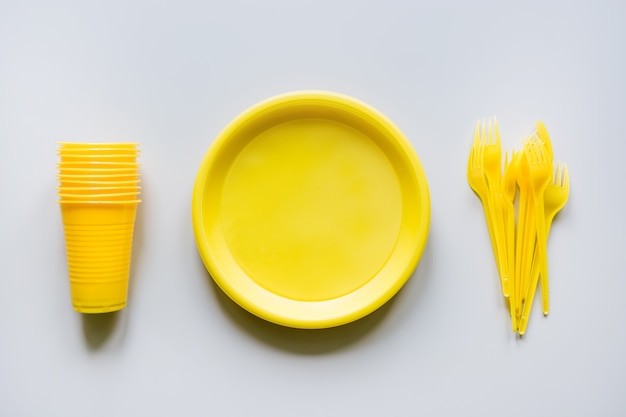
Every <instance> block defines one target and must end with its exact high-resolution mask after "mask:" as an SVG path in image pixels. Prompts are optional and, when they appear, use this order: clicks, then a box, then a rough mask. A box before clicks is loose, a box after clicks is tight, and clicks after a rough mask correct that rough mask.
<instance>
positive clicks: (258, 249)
mask: <svg viewBox="0 0 626 417" xmlns="http://www.w3.org/2000/svg"><path fill="white" fill-rule="evenodd" d="M192 207H193V209H192V212H193V213H192V214H193V226H194V232H195V237H196V242H197V245H198V249H199V252H200V255H201V257H202V259H203V261H204V264H205V266H206V267H207V269H208V271H209V273H210V274H211V276H212V277H213V279H214V280H215V282H216V283H217V284H218V285H219V287H220V288H221V289H222V290H223V291H224V292H225V293H226V294H227V295H228V296H229V297H230V298H231V299H233V300H234V301H235V302H236V303H237V304H239V305H240V306H242V307H243V308H245V309H246V310H248V311H250V312H251V313H253V314H255V315H257V316H259V317H262V318H264V319H266V320H269V321H271V322H274V323H277V324H281V325H284V326H290V327H296V328H309V329H311V328H325V327H333V326H338V325H342V324H345V323H349V322H351V321H353V320H357V319H359V318H361V317H363V316H365V315H367V314H369V313H371V312H372V311H374V310H376V309H377V308H378V307H380V306H381V305H383V304H384V303H385V302H387V301H388V300H389V299H390V298H391V297H393V295H394V294H396V292H398V291H399V290H400V288H401V287H402V286H403V285H404V283H405V282H406V281H407V279H408V278H409V277H410V276H411V274H412V272H413V270H414V269H415V267H416V265H417V262H418V260H419V258H420V256H421V254H422V251H423V249H424V246H425V245H426V240H427V238H428V228H429V224H430V197H429V193H428V185H427V182H426V176H425V174H424V170H423V168H422V166H421V164H420V162H419V159H418V158H417V155H416V154H415V152H414V150H413V148H412V147H411V145H410V143H409V142H408V141H407V140H406V138H405V137H404V136H403V134H402V133H401V132H400V130H398V128H396V127H395V126H394V125H393V123H391V121H389V120H388V119H387V118H386V117H385V116H383V115H382V114H380V113H379V112H378V111H376V110H374V109H373V108H371V107H369V106H367V105H366V104H364V103H362V102H359V101H357V100H355V99H352V98H350V97H346V96H344V95H340V94H336V93H329V92H322V91H301V92H294V93H288V94H284V95H280V96H277V97H274V98H271V99H269V100H267V101H264V102H262V103H260V104H257V105H256V106H254V107H252V108H250V109H248V110H247V111H245V112H244V113H242V114H241V115H239V116H238V117H237V118H236V119H235V120H233V121H232V122H231V123H230V124H229V125H228V126H227V127H226V128H225V129H224V130H223V131H222V132H221V133H220V135H219V136H218V137H217V139H216V140H215V142H214V143H213V144H212V146H211V147H210V149H209V150H208V152H207V154H206V155H205V157H204V160H203V161H202V165H201V166H200V170H199V172H198V175H197V178H196V183H195V187H194V191H193V202H192Z"/></svg>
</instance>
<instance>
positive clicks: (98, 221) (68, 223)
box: [61, 201, 137, 313]
mask: <svg viewBox="0 0 626 417" xmlns="http://www.w3.org/2000/svg"><path fill="white" fill-rule="evenodd" d="M136 212H137V202H132V203H125V202H117V203H110V204H92V203H73V202H66V201H62V202H61V215H62V218H63V228H64V231H65V245H66V251H67V262H68V270H69V281H70V291H71V296H72V305H73V307H74V309H75V310H76V311H78V312H80V313H107V312H112V311H118V310H121V309H123V308H124V307H125V306H126V301H127V295H128V281H129V273H130V262H131V253H132V242H133V231H134V225H135V216H136Z"/></svg>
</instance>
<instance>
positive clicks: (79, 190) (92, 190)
mask: <svg viewBox="0 0 626 417" xmlns="http://www.w3.org/2000/svg"><path fill="white" fill-rule="evenodd" d="M140 190H141V187H140V186H139V185H121V186H119V187H115V186H108V187H70V186H67V185H61V186H59V187H57V191H58V192H59V193H69V194H82V195H90V194H93V195H102V194H116V193H132V192H134V193H138V192H139V191H140Z"/></svg>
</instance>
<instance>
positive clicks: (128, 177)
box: [57, 172, 139, 182]
mask: <svg viewBox="0 0 626 417" xmlns="http://www.w3.org/2000/svg"><path fill="white" fill-rule="evenodd" d="M57 178H58V179H59V181H60V182H64V181H69V182H72V181H88V182H92V181H115V182H118V181H139V173H138V172H136V173H130V174H128V173H126V174H119V173H118V174H87V175H85V174H65V173H59V174H57Z"/></svg>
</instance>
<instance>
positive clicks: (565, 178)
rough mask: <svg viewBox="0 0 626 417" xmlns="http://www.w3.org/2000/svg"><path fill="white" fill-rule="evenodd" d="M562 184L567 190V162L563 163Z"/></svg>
mask: <svg viewBox="0 0 626 417" xmlns="http://www.w3.org/2000/svg"><path fill="white" fill-rule="evenodd" d="M563 186H564V188H565V189H567V190H569V172H568V171H567V164H565V163H564V164H563Z"/></svg>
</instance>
